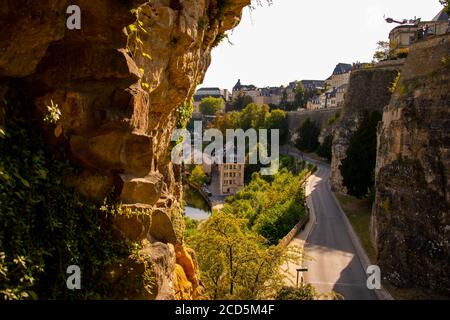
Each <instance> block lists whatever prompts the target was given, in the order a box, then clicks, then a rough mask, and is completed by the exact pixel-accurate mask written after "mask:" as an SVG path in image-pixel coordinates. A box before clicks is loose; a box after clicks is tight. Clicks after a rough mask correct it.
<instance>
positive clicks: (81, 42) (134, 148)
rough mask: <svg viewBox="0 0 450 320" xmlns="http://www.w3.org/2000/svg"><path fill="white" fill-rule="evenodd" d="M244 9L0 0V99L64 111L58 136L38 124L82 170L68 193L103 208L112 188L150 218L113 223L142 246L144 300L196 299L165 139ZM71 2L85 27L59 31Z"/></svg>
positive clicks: (183, 2) (179, 1) (175, 0)
mask: <svg viewBox="0 0 450 320" xmlns="http://www.w3.org/2000/svg"><path fill="white" fill-rule="evenodd" d="M249 3H250V0H230V1H227V2H226V3H224V1H217V0H171V1H163V0H151V1H144V0H134V1H119V0H96V1H91V0H77V1H70V2H69V1H68V0H56V1H55V0H41V1H27V0H4V1H3V2H2V5H1V6H0V21H1V22H2V23H1V24H0V48H1V51H0V96H3V95H4V94H6V92H7V94H8V95H9V96H10V97H12V96H21V97H23V98H24V99H25V100H27V101H29V109H30V110H33V113H34V114H35V115H36V117H38V118H39V119H43V118H44V115H45V113H46V112H47V106H49V105H51V104H54V105H57V106H58V107H59V109H60V111H61V118H60V120H59V121H58V122H57V124H56V125H55V126H56V128H54V127H53V126H49V125H47V124H45V123H42V130H43V131H44V132H45V135H46V137H47V138H48V143H49V144H52V145H55V146H64V147H66V148H67V149H68V151H69V154H70V156H71V160H72V161H73V162H76V163H77V164H79V165H81V167H82V168H83V170H82V172H81V173H80V175H79V176H72V177H64V178H65V181H66V183H67V185H69V186H72V187H74V188H75V189H76V190H77V191H78V192H80V193H82V194H83V195H84V196H86V197H89V198H91V199H94V200H98V201H102V200H103V199H104V198H105V196H106V195H108V194H111V192H112V191H113V190H115V193H116V194H117V195H118V200H119V201H121V202H123V203H124V204H125V205H126V206H127V207H128V208H131V209H136V210H137V211H139V210H141V209H150V210H151V211H152V212H153V213H152V215H151V216H150V217H141V216H127V217H121V218H120V219H117V221H116V222H115V223H116V226H117V227H118V228H119V229H120V230H121V231H122V232H123V234H124V235H125V236H127V237H128V238H131V240H135V241H141V242H142V244H143V249H142V254H143V255H145V256H148V257H149V259H150V260H151V262H152V263H153V265H154V266H155V268H154V270H155V272H156V279H157V288H156V289H157V290H156V293H155V295H153V296H150V297H149V298H157V299H173V298H175V297H178V298H192V297H194V298H195V297H197V296H198V294H199V291H200V287H201V286H200V283H199V279H198V275H197V271H196V266H195V262H194V259H193V254H192V252H191V251H190V250H188V249H186V248H185V247H184V245H183V225H184V221H183V218H182V213H181V205H180V202H181V197H182V187H181V184H180V182H179V173H177V169H176V168H174V166H173V165H172V163H171V162H170V157H169V155H170V137H171V134H172V131H173V129H174V128H175V127H176V126H177V122H178V120H179V112H178V111H177V109H178V108H179V107H180V106H182V105H183V103H184V102H185V101H189V99H190V97H191V96H192V95H193V94H194V90H195V88H196V85H197V84H198V83H201V82H202V81H203V77H204V74H205V72H206V69H207V68H208V66H209V64H210V59H211V50H212V48H213V47H214V46H215V45H216V44H217V42H218V40H219V39H220V37H221V35H222V34H223V33H224V32H225V31H227V30H229V29H231V28H233V27H234V26H235V25H237V24H238V23H239V21H240V17H241V11H242V8H243V7H245V6H247V5H248V4H249ZM69 4H76V5H78V6H79V7H80V8H81V12H82V15H81V17H82V20H81V26H82V27H81V30H68V29H67V28H66V18H67V15H66V8H67V6H68V5H69ZM132 9H138V15H139V18H137V16H136V13H134V12H132ZM129 25H134V28H127V26H129ZM133 29H134V30H137V34H138V36H136V33H134V34H133V31H132V30H133ZM2 101H3V99H2ZM10 102H11V103H14V101H10ZM0 103H1V102H0ZM2 111H3V108H2V107H1V106H0V122H1V121H3V112H2ZM6 121H7V119H6ZM136 269H139V266H137V267H136ZM128 298H130V297H128Z"/></svg>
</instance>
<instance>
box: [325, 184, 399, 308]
mask: <svg viewBox="0 0 450 320" xmlns="http://www.w3.org/2000/svg"><path fill="white" fill-rule="evenodd" d="M328 188H329V190H330V193H331V195H332V197H333V199H334V201H335V202H336V204H337V207H338V208H339V211H340V213H341V216H342V218H343V219H344V224H345V226H346V228H347V231H348V233H349V235H350V239H351V241H352V243H353V246H354V247H355V250H356V253H357V255H358V259H359V262H360V263H361V266H362V267H363V270H364V271H366V270H367V268H368V267H369V266H370V265H372V263H371V262H370V259H369V256H368V255H367V253H366V250H364V247H363V246H362V244H361V241H360V240H359V237H358V235H357V234H356V232H355V230H354V229H353V226H352V224H351V223H350V220H349V219H348V217H347V214H346V213H345V212H344V209H342V206H341V203H340V202H339V200H338V199H337V197H336V195H335V194H334V192H333V190H332V189H331V183H330V180H328ZM374 291H375V294H376V296H377V297H378V299H379V300H395V299H394V298H393V297H392V295H391V294H390V293H389V292H388V291H387V290H386V289H384V287H383V286H381V289H379V290H374Z"/></svg>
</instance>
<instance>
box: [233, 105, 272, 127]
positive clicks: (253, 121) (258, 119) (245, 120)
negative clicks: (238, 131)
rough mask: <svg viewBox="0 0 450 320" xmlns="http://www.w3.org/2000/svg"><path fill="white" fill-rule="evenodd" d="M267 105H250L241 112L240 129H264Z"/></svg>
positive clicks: (267, 112)
mask: <svg viewBox="0 0 450 320" xmlns="http://www.w3.org/2000/svg"><path fill="white" fill-rule="evenodd" d="M269 110H270V108H269V106H268V105H257V104H255V103H250V104H249V105H248V106H246V107H245V108H244V110H242V112H241V123H240V125H241V128H242V129H243V130H248V129H251V128H253V129H256V130H258V129H264V128H266V121H267V118H268V117H269Z"/></svg>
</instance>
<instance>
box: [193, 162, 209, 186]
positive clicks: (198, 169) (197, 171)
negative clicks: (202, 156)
mask: <svg viewBox="0 0 450 320" xmlns="http://www.w3.org/2000/svg"><path fill="white" fill-rule="evenodd" d="M207 179H208V177H207V176H206V174H205V172H204V171H203V168H202V166H199V165H198V166H195V167H194V169H193V170H192V172H191V174H190V176H189V182H190V183H192V184H194V185H196V186H201V185H202V184H204V183H205V182H206V180H207Z"/></svg>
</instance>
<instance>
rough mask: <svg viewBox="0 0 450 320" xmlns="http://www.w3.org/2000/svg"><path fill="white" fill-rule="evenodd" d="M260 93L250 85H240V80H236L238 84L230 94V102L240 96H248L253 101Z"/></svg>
mask: <svg viewBox="0 0 450 320" xmlns="http://www.w3.org/2000/svg"><path fill="white" fill-rule="evenodd" d="M260 95H261V93H260V92H259V90H258V88H257V87H256V86H254V85H252V84H250V85H243V84H241V79H239V80H238V82H237V83H236V84H235V86H234V87H233V92H232V97H231V98H232V100H235V99H237V98H238V97H240V96H249V97H251V98H252V99H255V97H258V96H260Z"/></svg>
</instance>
